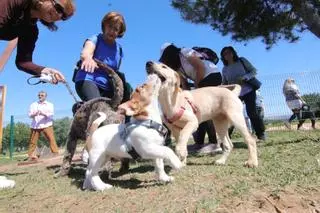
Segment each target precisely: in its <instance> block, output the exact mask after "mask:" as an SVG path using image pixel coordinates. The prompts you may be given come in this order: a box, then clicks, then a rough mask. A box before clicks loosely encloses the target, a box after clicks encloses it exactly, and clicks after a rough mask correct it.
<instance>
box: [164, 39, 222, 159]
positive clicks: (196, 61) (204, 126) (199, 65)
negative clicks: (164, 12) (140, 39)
mask: <svg viewBox="0 0 320 213" xmlns="http://www.w3.org/2000/svg"><path fill="white" fill-rule="evenodd" d="M159 61H160V62H162V63H164V64H166V65H167V66H169V67H170V68H172V69H173V70H175V71H177V72H178V73H179V75H180V79H181V86H182V88H183V89H190V87H189V83H188V81H193V84H194V87H195V88H200V87H206V86H218V85H220V84H221V82H222V76H221V73H220V72H219V70H218V68H217V66H216V65H215V64H214V63H213V62H211V61H209V60H206V59H205V57H203V55H202V54H201V53H200V52H197V51H195V50H194V49H192V48H178V47H176V46H175V45H174V44H172V43H165V44H163V45H162V47H161V57H160V59H159ZM206 133H208V138H209V143H210V145H209V146H207V147H206V148H204V138H205V134H206ZM193 136H194V141H195V146H194V149H195V150H199V151H200V152H202V153H204V152H206V153H207V152H212V151H214V150H215V148H216V147H215V145H212V144H216V143H217V138H216V133H215V129H214V126H213V123H212V121H206V122H203V123H201V124H200V125H199V128H198V130H197V132H196V133H195V134H194V135H193Z"/></svg>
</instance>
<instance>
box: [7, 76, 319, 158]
mask: <svg viewBox="0 0 320 213" xmlns="http://www.w3.org/2000/svg"><path fill="white" fill-rule="evenodd" d="M257 77H258V79H259V80H261V82H262V87H261V88H260V92H261V96H262V97H263V103H264V120H265V123H266V128H267V131H289V130H290V129H289V128H288V127H291V130H294V129H296V125H297V121H295V122H292V123H291V125H290V126H285V122H286V121H287V120H288V119H289V117H290V116H291V115H292V112H291V110H290V109H289V108H288V107H287V105H286V102H285V97H284V95H283V93H282V86H283V83H284V81H285V80H286V79H287V78H289V77H290V78H293V79H295V81H296V83H297V85H298V86H299V88H300V93H301V95H303V96H308V95H309V96H308V100H307V103H308V104H309V105H311V110H312V111H314V112H316V115H319V112H320V98H319V96H320V95H319V91H320V86H319V85H320V84H319V81H320V72H318V71H314V72H299V73H281V74H276V75H258V76H257ZM71 107H72V106H70V108H67V109H63V110H56V111H55V116H54V119H55V120H54V130H55V136H56V141H57V144H58V146H59V147H63V146H64V145H65V141H66V135H67V132H68V129H69V125H70V123H71V121H72V111H71ZM13 118H14V150H15V151H26V149H27V148H28V142H29V134H30V127H29V124H30V122H31V119H30V118H29V117H28V116H27V115H26V114H21V115H13ZM3 126H4V137H3V152H4V153H7V152H8V149H9V143H10V134H9V129H10V121H8V120H7V121H5V122H4V125H3ZM310 127H311V124H310V121H309V120H307V121H306V122H305V123H304V125H303V127H302V130H309V129H311V128H310ZM316 128H318V129H320V125H318V124H317V123H316ZM38 144H39V146H43V145H47V142H46V139H45V138H43V137H41V138H40V140H39V143H38ZM47 146H48V145H47Z"/></svg>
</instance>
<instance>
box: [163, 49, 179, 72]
mask: <svg viewBox="0 0 320 213" xmlns="http://www.w3.org/2000/svg"><path fill="white" fill-rule="evenodd" d="M180 50H181V49H180V48H178V47H176V46H175V45H173V44H171V45H169V46H167V47H166V48H165V49H164V50H163V53H162V55H161V57H160V59H159V61H160V62H161V63H164V64H165V65H167V66H168V67H170V68H171V69H173V70H175V71H177V70H178V69H179V68H180V67H181V61H180Z"/></svg>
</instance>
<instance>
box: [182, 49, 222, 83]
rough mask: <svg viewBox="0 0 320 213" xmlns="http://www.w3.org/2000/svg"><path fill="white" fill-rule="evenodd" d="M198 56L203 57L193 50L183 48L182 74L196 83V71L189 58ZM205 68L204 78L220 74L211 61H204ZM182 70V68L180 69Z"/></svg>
mask: <svg viewBox="0 0 320 213" xmlns="http://www.w3.org/2000/svg"><path fill="white" fill-rule="evenodd" d="M193 55H194V56H198V57H202V55H201V54H200V53H198V52H197V51H195V50H194V49H191V48H182V49H181V51H180V61H181V66H182V68H183V70H182V73H185V74H186V75H187V76H186V77H188V78H189V79H191V80H193V81H195V80H196V70H195V69H194V67H193V66H192V65H191V64H190V63H189V62H188V59H187V58H188V57H190V56H193ZM202 62H203V63H204V66H205V70H204V78H205V77H207V76H208V75H209V74H211V73H217V72H219V70H218V67H217V66H216V65H215V64H214V63H213V62H211V61H208V60H202ZM180 69H181V68H180Z"/></svg>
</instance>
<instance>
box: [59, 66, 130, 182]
mask: <svg viewBox="0 0 320 213" xmlns="http://www.w3.org/2000/svg"><path fill="white" fill-rule="evenodd" d="M97 63H98V66H99V67H101V68H103V69H104V70H105V71H106V72H107V73H108V74H109V75H110V77H111V82H112V84H113V88H114V95H113V97H112V99H109V98H103V97H101V98H95V99H92V100H90V101H87V102H85V103H84V104H82V105H80V107H79V108H78V109H76V108H77V107H78V106H76V105H75V106H74V107H73V110H74V111H76V112H75V114H74V118H73V121H72V124H71V127H70V129H69V132H68V138H67V142H66V150H65V153H64V157H63V162H62V165H61V167H60V169H59V171H58V172H57V173H56V174H55V177H60V176H65V175H68V174H69V171H70V168H71V161H72V157H73V155H74V153H75V150H76V146H77V141H78V140H83V141H86V139H87V133H88V132H89V128H90V126H91V124H92V122H93V121H94V120H95V119H97V118H98V117H99V115H98V114H97V113H98V112H104V113H106V115H107V119H106V120H105V121H104V122H103V123H102V125H106V124H115V123H121V122H122V121H123V120H124V118H123V116H121V115H120V114H119V113H117V111H116V110H117V107H118V105H119V104H120V103H121V101H122V98H123V92H124V87H123V82H122V80H121V78H120V77H119V75H118V74H117V73H116V72H114V70H112V69H111V68H109V67H108V66H106V65H104V64H103V63H101V62H99V61H97ZM128 168H129V161H128V160H125V159H124V160H123V161H122V165H121V168H120V171H126V170H127V169H128Z"/></svg>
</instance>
